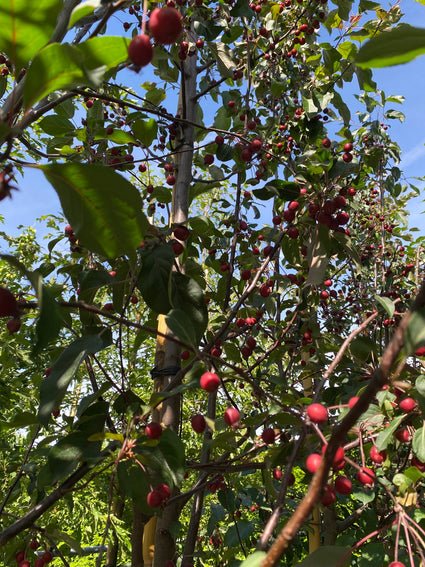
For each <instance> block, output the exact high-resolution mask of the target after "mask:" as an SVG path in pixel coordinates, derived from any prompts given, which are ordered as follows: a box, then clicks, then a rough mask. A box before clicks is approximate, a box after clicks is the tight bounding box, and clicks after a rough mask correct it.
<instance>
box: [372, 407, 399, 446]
mask: <svg viewBox="0 0 425 567" xmlns="http://www.w3.org/2000/svg"><path fill="white" fill-rule="evenodd" d="M403 419H404V415H399V416H397V417H395V418H394V419H393V420H392V421H391V423H390V424H389V426H388V427H386V428H385V429H383V430H382V431H381V433H380V434H379V435H378V437H377V438H376V448H377V449H378V451H382V450H383V449H386V448H387V447H388V445H389V443H390V442H391V441H392V440H393V434H394V432H395V431H396V430H397V428H398V426H399V425H400V423H401V422H402V421H403Z"/></svg>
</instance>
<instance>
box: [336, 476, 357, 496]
mask: <svg viewBox="0 0 425 567" xmlns="http://www.w3.org/2000/svg"><path fill="white" fill-rule="evenodd" d="M352 488H353V485H352V483H351V480H350V479H349V478H347V477H346V476H337V477H336V479H335V490H336V491H337V492H338V493H339V494H350V493H351V490H352Z"/></svg>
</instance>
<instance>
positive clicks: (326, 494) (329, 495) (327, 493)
mask: <svg viewBox="0 0 425 567" xmlns="http://www.w3.org/2000/svg"><path fill="white" fill-rule="evenodd" d="M320 502H321V503H322V505H323V506H330V505H331V504H333V503H334V502H335V490H334V489H333V488H332V486H328V485H326V486H324V487H323V495H322V498H321V500H320Z"/></svg>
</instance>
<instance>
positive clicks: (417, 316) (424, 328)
mask: <svg viewBox="0 0 425 567" xmlns="http://www.w3.org/2000/svg"><path fill="white" fill-rule="evenodd" d="M423 344H425V307H422V308H421V309H418V310H417V311H414V312H413V313H412V314H411V316H410V319H409V322H408V323H407V328H406V331H405V333H404V352H405V354H406V356H408V355H409V354H412V352H414V351H415V350H416V349H417V348H419V347H420V346H421V345H423Z"/></svg>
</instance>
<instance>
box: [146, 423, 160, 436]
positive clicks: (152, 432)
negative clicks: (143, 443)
mask: <svg viewBox="0 0 425 567" xmlns="http://www.w3.org/2000/svg"><path fill="white" fill-rule="evenodd" d="M145 433H146V435H147V436H148V437H149V438H150V439H158V438H159V437H161V435H162V427H161V424H160V423H158V422H157V421H151V423H148V425H147V426H146V429H145Z"/></svg>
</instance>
